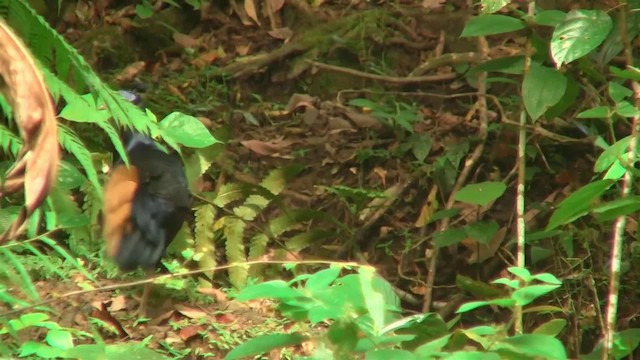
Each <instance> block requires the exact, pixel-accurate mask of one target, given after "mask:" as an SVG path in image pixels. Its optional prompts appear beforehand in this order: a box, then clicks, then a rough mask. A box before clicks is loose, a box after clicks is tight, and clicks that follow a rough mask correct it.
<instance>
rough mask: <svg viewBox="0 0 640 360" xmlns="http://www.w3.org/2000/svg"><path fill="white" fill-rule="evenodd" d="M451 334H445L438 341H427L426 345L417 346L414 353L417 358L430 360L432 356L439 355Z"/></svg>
mask: <svg viewBox="0 0 640 360" xmlns="http://www.w3.org/2000/svg"><path fill="white" fill-rule="evenodd" d="M451 336H452V334H447V335H445V336H443V337H440V338H438V339H435V340H432V341H429V342H428V343H426V344H424V345H421V346H419V347H418V348H417V349H416V350H415V351H414V353H415V354H416V355H418V356H419V358H420V359H431V358H432V357H433V355H434V354H436V353H439V352H440V351H442V349H443V348H444V347H445V346H447V344H448V343H449V339H450V338H451Z"/></svg>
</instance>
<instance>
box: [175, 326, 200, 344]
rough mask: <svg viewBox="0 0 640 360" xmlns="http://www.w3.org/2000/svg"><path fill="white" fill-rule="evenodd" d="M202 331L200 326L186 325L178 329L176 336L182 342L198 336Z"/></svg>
mask: <svg viewBox="0 0 640 360" xmlns="http://www.w3.org/2000/svg"><path fill="white" fill-rule="evenodd" d="M202 330H204V329H203V327H202V326H200V325H187V326H185V327H183V328H182V329H180V332H179V333H178V336H180V339H182V341H187V340H189V339H191V338H192V337H194V336H196V335H198V333H199V332H200V331H202Z"/></svg>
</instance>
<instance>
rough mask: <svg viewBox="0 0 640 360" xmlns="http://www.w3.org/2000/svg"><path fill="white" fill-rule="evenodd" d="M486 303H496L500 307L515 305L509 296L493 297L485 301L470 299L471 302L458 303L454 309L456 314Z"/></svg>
mask: <svg viewBox="0 0 640 360" xmlns="http://www.w3.org/2000/svg"><path fill="white" fill-rule="evenodd" d="M487 305H498V306H501V307H510V306H513V305H515V301H514V300H513V299H511V298H500V299H493V300H487V301H471V302H468V303H465V304H462V305H460V307H459V308H458V310H456V314H461V313H465V312H468V311H471V310H474V309H477V308H479V307H482V306H487Z"/></svg>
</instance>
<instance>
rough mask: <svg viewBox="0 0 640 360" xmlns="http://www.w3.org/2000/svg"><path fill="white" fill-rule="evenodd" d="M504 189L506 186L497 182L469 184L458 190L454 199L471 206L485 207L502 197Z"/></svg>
mask: <svg viewBox="0 0 640 360" xmlns="http://www.w3.org/2000/svg"><path fill="white" fill-rule="evenodd" d="M506 189H507V186H506V185H505V184H504V183H502V182H499V181H487V182H482V183H477V184H470V185H467V186H465V187H463V188H462V189H460V190H459V191H458V192H457V193H456V194H455V196H454V199H455V200H456V201H461V202H465V203H468V204H472V205H479V206H485V205H488V204H489V203H490V202H492V201H494V200H496V199H497V198H499V197H500V196H502V194H504V191H505V190H506Z"/></svg>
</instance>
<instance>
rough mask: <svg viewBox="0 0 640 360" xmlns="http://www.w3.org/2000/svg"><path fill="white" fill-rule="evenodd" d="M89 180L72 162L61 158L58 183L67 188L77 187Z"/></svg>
mask: <svg viewBox="0 0 640 360" xmlns="http://www.w3.org/2000/svg"><path fill="white" fill-rule="evenodd" d="M86 180H87V178H86V177H84V175H82V173H80V171H78V169H77V168H76V167H75V166H73V165H71V164H70V163H68V162H66V161H64V160H60V165H59V166H58V183H57V185H58V186H60V187H61V188H63V189H65V190H72V189H76V188H78V187H80V186H82V184H84V182H85V181H86Z"/></svg>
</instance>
